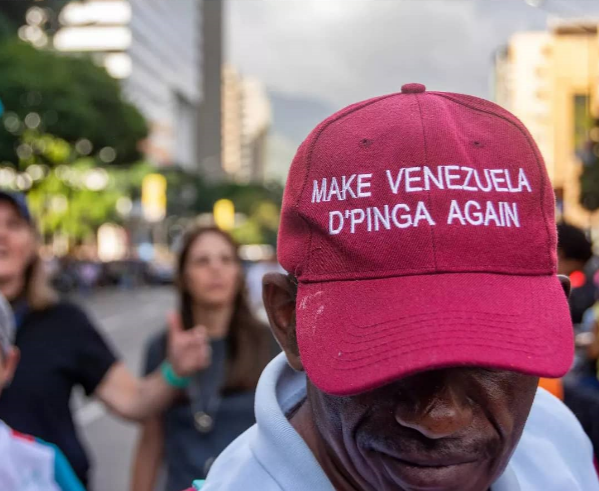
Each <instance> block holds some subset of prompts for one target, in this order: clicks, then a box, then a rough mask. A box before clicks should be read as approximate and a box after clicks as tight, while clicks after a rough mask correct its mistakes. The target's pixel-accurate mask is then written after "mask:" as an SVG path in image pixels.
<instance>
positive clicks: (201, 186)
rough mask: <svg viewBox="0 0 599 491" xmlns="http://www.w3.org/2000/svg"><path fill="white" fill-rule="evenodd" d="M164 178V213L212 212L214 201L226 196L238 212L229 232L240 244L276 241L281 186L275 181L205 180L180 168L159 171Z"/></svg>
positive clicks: (281, 196)
mask: <svg viewBox="0 0 599 491" xmlns="http://www.w3.org/2000/svg"><path fill="white" fill-rule="evenodd" d="M163 173H164V175H165V177H166V178H167V183H168V184H167V208H168V209H167V214H168V215H176V216H181V217H189V218H191V217H194V216H196V215H200V214H203V213H212V211H213V208H214V203H216V201H218V200H219V199H229V200H231V201H232V202H233V204H234V205H235V211H236V213H238V214H239V215H240V219H239V220H238V224H237V226H236V228H235V230H233V235H234V236H235V238H236V239H237V240H238V241H239V242H240V243H241V244H271V245H275V244H276V239H277V229H278V225H279V215H280V210H281V201H282V198H283V187H282V186H281V185H280V184H278V183H269V184H267V185H263V184H238V183H230V182H223V183H217V184H211V183H207V182H206V181H205V180H203V179H202V178H201V177H200V176H197V175H195V174H189V173H186V172H184V171H181V170H175V169H173V170H168V171H164V172H163Z"/></svg>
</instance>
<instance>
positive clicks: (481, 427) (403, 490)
mask: <svg viewBox="0 0 599 491" xmlns="http://www.w3.org/2000/svg"><path fill="white" fill-rule="evenodd" d="M560 281H561V282H562V286H563V287H564V291H565V292H566V295H568V294H569V290H570V283H569V280H568V278H567V277H560ZM295 297H296V286H295V284H294V282H293V281H292V280H291V279H290V278H289V277H287V276H284V275H281V274H278V273H271V274H268V275H266V276H265V278H264V304H265V306H266V311H267V313H268V317H269V320H270V325H271V328H272V330H273V333H274V335H275V337H276V338H277V340H278V341H279V344H280V345H281V347H282V348H283V350H284V351H285V354H286V356H287V360H288V362H289V364H290V365H291V367H292V368H293V369H295V370H297V371H303V365H302V360H301V356H300V353H299V349H298V346H297V339H296V335H295ZM537 385H538V378H537V377H532V376H529V375H523V374H519V373H514V372H508V371H502V370H488V369H484V368H479V367H454V368H447V369H443V370H434V371H428V372H422V373H419V374H416V375H413V376H410V377H406V378H404V379H401V380H398V381H396V382H393V383H391V384H388V385H385V386H383V387H380V388H378V389H375V390H372V391H369V392H365V393H362V394H358V395H355V396H345V397H339V396H332V395H329V394H326V393H324V392H322V391H320V390H319V389H318V388H317V387H316V386H314V385H313V384H312V383H311V382H310V380H308V381H307V398H306V399H305V401H304V402H303V403H302V404H301V406H300V407H299V408H298V409H297V411H295V413H294V414H293V415H292V416H291V418H290V422H291V424H292V426H293V427H294V428H295V429H296V430H297V432H298V433H299V434H300V435H301V436H302V438H303V439H304V440H305V442H306V443H307V444H308V446H309V447H310V449H311V450H312V452H313V454H314V455H315V456H316V458H317V460H318V462H319V463H320V466H321V467H322V469H323V470H324V472H325V473H326V474H327V476H328V478H329V480H330V481H331V483H332V484H333V486H334V488H335V489H336V490H337V491H391V490H393V491H425V490H426V491H487V490H489V489H490V486H491V485H492V484H493V482H495V481H496V480H497V478H498V477H499V476H500V475H501V474H502V472H503V471H504V469H505V467H506V466H507V463H508V462H509V459H510V457H511V455H512V452H513V451H514V449H515V447H516V445H517V444H518V441H519V440H520V437H521V435H522V431H523V429H524V425H525V423H526V420H527V418H528V414H529V412H530V409H531V407H532V403H533V400H534V397H535V393H536V389H537Z"/></svg>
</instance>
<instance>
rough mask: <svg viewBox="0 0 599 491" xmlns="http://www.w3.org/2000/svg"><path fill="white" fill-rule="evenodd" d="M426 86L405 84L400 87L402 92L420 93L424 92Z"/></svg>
mask: <svg viewBox="0 0 599 491" xmlns="http://www.w3.org/2000/svg"><path fill="white" fill-rule="evenodd" d="M425 90H426V87H425V86H424V85H422V84H405V85H403V86H402V87H401V92H402V93H403V94H420V93H421V92H424V91H425Z"/></svg>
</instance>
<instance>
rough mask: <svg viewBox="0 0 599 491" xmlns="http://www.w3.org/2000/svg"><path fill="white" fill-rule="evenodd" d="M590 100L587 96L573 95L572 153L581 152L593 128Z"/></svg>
mask: <svg viewBox="0 0 599 491" xmlns="http://www.w3.org/2000/svg"><path fill="white" fill-rule="evenodd" d="M590 103H591V99H590V96H589V95H588V94H576V95H574V151H575V152H578V151H580V150H582V149H583V148H584V146H585V144H586V143H587V141H588V139H589V131H590V130H591V128H592V127H593V118H592V116H591V111H590Z"/></svg>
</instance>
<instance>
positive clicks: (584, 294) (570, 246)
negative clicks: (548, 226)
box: [557, 223, 597, 324]
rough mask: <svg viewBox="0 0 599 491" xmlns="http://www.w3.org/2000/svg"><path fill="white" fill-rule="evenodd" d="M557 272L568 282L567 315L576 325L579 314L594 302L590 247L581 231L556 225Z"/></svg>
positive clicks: (562, 224) (580, 318) (593, 270)
mask: <svg viewBox="0 0 599 491" xmlns="http://www.w3.org/2000/svg"><path fill="white" fill-rule="evenodd" d="M557 255H558V263H557V267H558V273H559V274H563V275H566V276H568V277H569V278H570V281H571V283H572V291H571V293H570V299H569V304H570V314H571V315H572V322H573V323H574V324H580V323H581V322H582V320H583V315H584V313H585V312H586V310H587V309H588V308H590V307H591V306H592V305H593V304H594V303H595V299H596V294H597V285H596V283H595V277H594V275H595V273H596V270H597V267H596V265H595V264H594V262H593V261H591V259H592V258H593V247H592V244H591V241H590V240H589V239H588V238H587V236H586V234H585V233H584V231H583V230H581V229H579V228H577V227H574V226H573V225H569V224H567V223H559V224H558V225H557Z"/></svg>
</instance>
